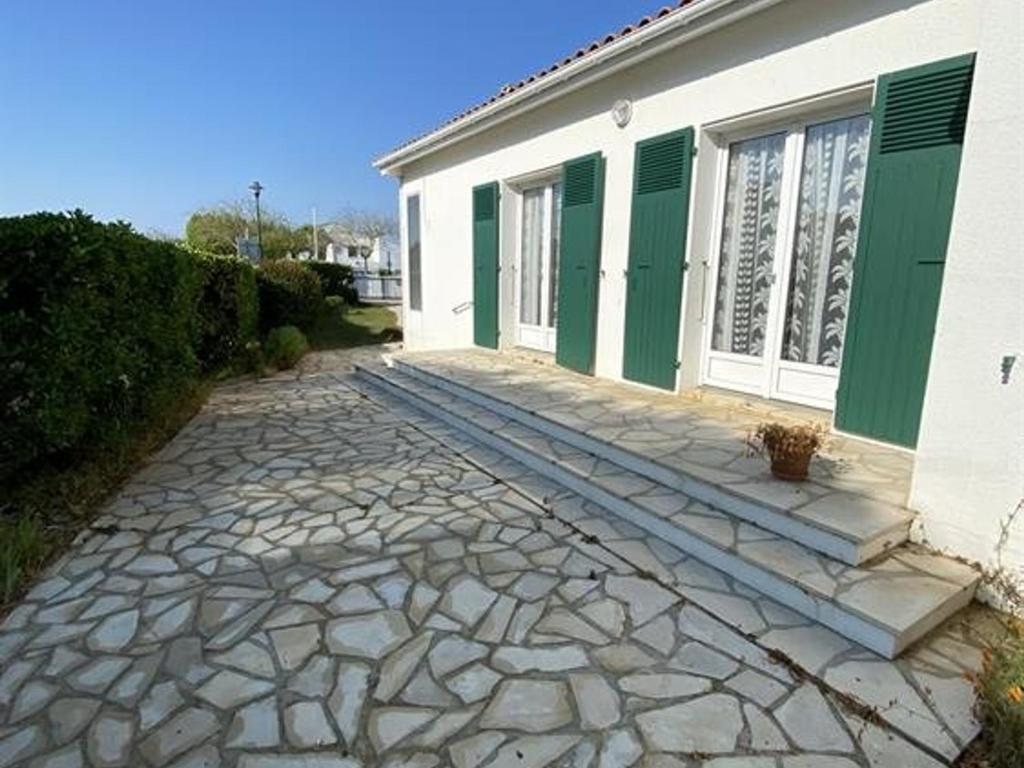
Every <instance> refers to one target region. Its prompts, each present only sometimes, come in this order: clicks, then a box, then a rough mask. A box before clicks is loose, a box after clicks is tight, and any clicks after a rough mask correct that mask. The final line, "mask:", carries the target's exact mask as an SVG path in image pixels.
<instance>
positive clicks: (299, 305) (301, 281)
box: [256, 259, 323, 333]
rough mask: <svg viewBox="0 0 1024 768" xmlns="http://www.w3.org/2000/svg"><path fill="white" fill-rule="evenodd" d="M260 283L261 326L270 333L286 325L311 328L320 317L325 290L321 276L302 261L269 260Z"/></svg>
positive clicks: (261, 275) (261, 268) (261, 269)
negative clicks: (321, 283)
mask: <svg viewBox="0 0 1024 768" xmlns="http://www.w3.org/2000/svg"><path fill="white" fill-rule="evenodd" d="M256 280H257V285H258V286H259V306H260V329H261V330H262V331H263V332H264V333H267V332H268V331H270V329H272V328H277V327H278V326H282V325H294V326H297V327H298V328H299V329H301V330H304V331H308V330H309V329H310V328H311V327H312V326H313V323H314V322H315V321H316V315H317V312H318V311H319V309H320V302H321V301H322V300H323V291H322V290H321V288H320V278H319V277H317V275H316V273H315V272H313V270H311V269H309V268H308V267H307V266H306V265H305V264H303V263H302V262H299V261H290V260H285V259H281V260H277V261H266V262H264V263H263V264H261V265H260V268H259V270H258V272H257V275H256Z"/></svg>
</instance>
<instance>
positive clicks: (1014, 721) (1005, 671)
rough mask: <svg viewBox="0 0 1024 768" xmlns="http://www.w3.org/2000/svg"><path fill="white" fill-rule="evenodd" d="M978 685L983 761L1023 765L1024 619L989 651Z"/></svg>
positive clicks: (998, 767)
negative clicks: (1001, 641) (996, 646)
mask: <svg viewBox="0 0 1024 768" xmlns="http://www.w3.org/2000/svg"><path fill="white" fill-rule="evenodd" d="M974 687H975V690H976V692H977V694H978V705H977V706H978V717H979V719H980V720H981V724H982V731H981V736H980V738H979V741H980V745H979V746H980V749H979V750H978V751H979V752H980V753H981V755H982V756H983V757H984V762H982V763H981V764H982V765H986V766H990V768H1019V767H1020V766H1022V765H1024V622H1022V621H1019V620H1014V621H1013V622H1012V625H1011V631H1010V633H1009V635H1008V636H1007V638H1006V639H1005V640H1004V641H1003V643H1002V644H1001V645H1000V646H999V647H998V648H996V649H994V650H991V651H987V652H986V654H985V659H984V664H983V665H982V669H981V672H980V673H979V674H978V675H977V677H976V678H974Z"/></svg>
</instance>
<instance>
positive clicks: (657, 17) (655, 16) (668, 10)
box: [384, 0, 698, 157]
mask: <svg viewBox="0 0 1024 768" xmlns="http://www.w3.org/2000/svg"><path fill="white" fill-rule="evenodd" d="M695 2H698V0H679V1H678V2H677V3H675V4H674V5H664V6H662V7H661V8H659V9H658V10H657V11H655V12H654V13H651V14H648V15H647V16H644V17H643V18H642V19H640V20H639V21H637V22H635V23H633V24H627V25H626V26H625V27H623V28H622V29H620V30H619V31H618V32H612V33H610V34H608V35H606V36H605V37H603V38H602V39H600V40H595V41H594V42H592V43H591V44H590V45H588V46H586V47H584V48H578V49H577V50H576V51H575V52H574V53H573V54H572V55H571V56H567V57H566V58H564V59H562V60H561V61H556V62H555V63H554V64H552V65H551V66H549V67H547V68H546V69H542V70H540V71H538V72H535V73H533V74H532V75H530V76H529V77H526V78H524V79H522V80H520V81H519V82H517V83H506V84H505V85H503V86H502V87H501V88H500V89H499V90H498V92H497V93H496V94H494V95H493V96H491V97H489V98H487V99H485V100H484V101H481V102H479V103H477V104H474V105H473V106H471V107H468V108H466V109H464V110H462V111H461V112H459V113H458V114H456V115H454V116H453V117H450V118H449V119H448V120H445V121H444V122H443V123H441V124H440V125H438V126H436V127H435V128H432V129H431V130H429V131H426V132H425V133H421V134H419V135H418V136H414V137H413V138H411V139H409V140H408V141H406V142H403V143H402V144H399V145H398V146H397V147H395V148H394V149H392V150H390V151H389V152H387V153H385V155H384V156H385V157H386V156H387V155H391V154H394V153H395V152H398V151H399V150H401V149H404V148H405V147H408V146H409V145H411V144H415V143H416V142H417V141H419V140H420V139H424V138H426V137H427V136H430V135H431V134H432V133H436V132H437V131H439V130H441V129H442V128H447V127H449V126H451V125H454V124H455V123H458V122H459V121H461V120H464V119H465V118H467V117H469V116H470V115H472V114H474V113H475V112H478V111H480V110H481V109H483V108H484V107H486V106H489V105H491V104H493V103H494V102H496V101H499V100H500V99H504V98H506V97H507V96H509V95H510V94H513V93H515V92H516V91H518V90H520V89H522V88H524V87H525V86H527V85H531V84H532V83H535V82H537V81H538V80H542V79H543V78H545V77H547V76H549V75H550V74H551V73H553V72H555V71H557V70H558V69H560V68H561V67H563V66H565V65H567V64H571V63H572V62H574V61H577V60H579V59H582V58H583V57H585V56H590V55H591V54H593V53H594V52H596V51H599V50H601V49H602V48H604V47H605V46H607V45H610V44H611V43H614V42H615V41H617V40H621V39H622V38H624V37H627V36H629V35H631V34H633V33H634V32H637V31H639V30H641V29H643V28H645V27H648V26H650V25H651V24H654V23H656V22H659V21H661V20H662V19H664V18H665V17H666V16H669V15H670V14H672V13H675V12H676V11H678V10H679V9H681V8H684V7H686V6H688V5H693V3H695Z"/></svg>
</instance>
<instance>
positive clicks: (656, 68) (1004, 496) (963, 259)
mask: <svg viewBox="0 0 1024 768" xmlns="http://www.w3.org/2000/svg"><path fill="white" fill-rule="evenodd" d="M1017 5H1018V0H986V1H985V2H983V1H982V0H829V2H822V1H821V0H784V1H783V2H781V3H780V4H778V5H776V6H774V7H772V8H769V9H767V10H764V11H762V12H760V13H758V14H757V15H756V16H753V17H750V18H748V19H746V20H744V21H741V22H739V23H737V24H735V25H732V26H730V27H727V28H724V29H721V30H718V31H716V32H713V33H711V34H709V35H707V36H705V37H702V38H699V39H696V40H694V41H691V42H689V43H686V44H685V45H683V46H681V47H679V48H676V49H674V50H672V51H669V52H666V53H664V54H661V55H659V56H657V57H655V58H652V59H650V60H648V61H645V62H642V63H640V64H638V65H636V66H634V67H631V68H630V69H627V70H624V71H622V72H619V73H617V74H614V75H612V76H609V77H608V78H606V79H604V80H601V81H599V82H597V83H594V84H591V85H589V86H586V87H584V88H581V89H579V90H577V91H574V92H571V93H568V94H566V95H564V96H562V97H560V98H558V99H557V100H555V101H552V102H550V103H548V104H545V105H543V106H541V107H539V108H537V109H535V110H533V111H531V112H528V113H526V114H524V115H521V116H519V117H516V118H515V119H513V120H510V121H508V122H506V123H503V124H501V125H498V126H495V127H494V128H491V129H490V130H487V131H485V132H483V133H481V134H479V135H476V136H473V137H470V138H467V139H465V140H464V141H461V142H459V143H457V144H455V145H453V146H451V147H448V148H446V149H443V150H440V151H438V152H436V153H434V154H432V155H430V156H428V157H426V158H424V159H422V160H420V161H418V162H416V163H413V164H411V165H408V166H406V167H404V168H403V169H402V185H401V193H400V194H401V202H402V205H401V212H402V233H403V243H404V237H405V233H406V221H405V214H406V206H405V198H406V196H408V195H410V194H414V193H418V194H420V195H421V210H422V223H421V232H422V249H423V250H422V253H423V256H422V263H423V311H422V312H411V311H409V307H408V297H406V299H405V302H406V303H405V307H404V313H405V314H404V316H405V334H406V336H405V338H406V343H407V346H408V347H409V348H410V349H428V348H433V349H438V348H457V347H466V346H469V345H471V344H472V325H473V317H472V310H471V309H470V310H469V311H464V312H462V313H460V314H456V313H454V312H453V308H455V307H458V306H465V305H466V303H467V302H471V301H472V297H473V291H472V239H471V234H472V233H471V189H472V187H473V186H475V185H477V184H481V183H486V182H491V181H496V180H497V181H503V182H504V181H507V180H508V179H512V178H515V177H517V176H520V175H522V174H526V173H529V172H533V171H539V170H542V169H544V168H548V167H556V166H558V165H560V164H561V163H562V162H564V161H565V160H567V159H570V158H572V157H577V156H580V155H583V154H587V153H589V152H593V151H601V152H603V153H604V156H605V159H606V179H605V190H606V191H605V201H604V208H605V215H604V222H603V243H602V254H601V268H602V271H603V277H602V279H601V283H600V296H599V312H598V329H597V356H596V361H595V369H596V373H597V375H599V376H604V377H609V378H614V379H620V378H621V365H622V353H623V348H622V347H623V327H624V310H625V287H626V286H625V278H624V277H623V270H624V269H625V268H626V265H627V258H628V238H629V211H630V197H631V181H632V173H633V153H634V146H635V144H636V142H637V141H639V140H640V139H644V138H648V137H651V136H656V135H659V134H661V133H665V132H667V131H671V130H675V129H678V128H681V127H684V126H687V125H692V126H694V127H695V128H696V129H697V142H698V146H699V148H700V153H699V155H698V157H697V158H696V161H695V166H694V177H693V179H694V187H693V194H692V196H691V197H692V210H691V219H690V227H691V231H690V238H689V245H688V262H689V266H690V268H689V271H688V272H687V274H686V285H685V288H684V294H685V295H684V307H683V319H682V327H681V334H680V337H681V340H682V342H681V345H682V352H681V360H682V370H681V374H680V386H682V387H687V386H693V385H695V384H696V383H697V376H698V369H699V360H700V354H701V340H702V336H703V330H704V327H703V322H704V320H703V318H702V304H703V303H704V302H705V301H709V300H708V299H707V295H706V292H707V290H708V288H709V286H708V285H706V282H708V281H707V280H706V277H707V275H705V272H704V269H703V268H702V262H703V261H704V260H705V259H706V258H708V257H709V251H710V249H711V247H712V241H713V239H714V238H715V237H717V233H712V231H711V227H710V221H711V217H712V214H713V209H714V205H713V202H712V201H713V194H714V178H715V170H714V167H713V162H712V161H713V159H714V158H715V152H714V149H715V145H714V144H713V143H712V141H711V138H712V133H711V132H709V131H708V130H706V129H705V128H704V127H705V126H708V125H709V124H712V125H713V124H715V123H718V122H720V121H727V120H730V119H734V118H737V117H740V116H743V115H746V114H747V113H752V112H759V111H763V110H770V109H773V108H776V107H778V106H779V105H784V104H787V103H789V102H801V101H804V100H810V99H813V98H815V97H819V96H821V95H822V94H828V93H831V92H837V91H844V90H849V89H855V88H856V87H857V86H861V90H860V92H859V94H858V95H857V96H856V97H855V98H857V99H862V100H864V105H865V107H866V106H867V103H868V102H869V100H870V95H871V87H870V86H871V84H873V83H874V81H875V79H876V78H877V76H878V75H879V74H882V73H885V72H891V71H894V70H899V69H903V68H906V67H910V66H914V65H918V64H923V63H927V62H931V61H935V60H938V59H943V58H947V57H950V56H955V55H959V54H963V53H968V52H973V51H977V52H978V69H977V74H976V80H975V92H974V96H973V99H972V106H971V113H970V114H971V117H970V125H969V127H968V132H967V140H966V144H965V151H964V161H963V170H962V173H961V182H960V189H959V193H958V197H957V204H956V213H955V219H954V224H953V239H952V242H951V245H950V252H949V257H948V262H947V268H946V276H945V283H944V288H943V295H942V300H941V307H940V317H939V324H938V331H937V336H936V342H935V353H934V355H933V359H932V373H931V379H930V383H929V387H928V392H927V398H926V404H925V410H924V418H923V427H922V433H921V440H920V447H919V451H918V457H919V458H918V470H917V473H916V475H915V480H914V485H913V493H912V505H913V506H915V507H916V508H918V509H920V510H921V511H922V512H923V513H924V516H923V522H924V525H923V534H924V535H925V536H927V538H928V540H929V541H930V542H932V543H934V544H936V545H938V546H944V547H948V548H950V549H951V550H954V551H958V552H962V553H963V554H964V555H965V556H968V557H970V558H972V559H976V560H981V561H984V562H987V563H991V562H993V557H994V555H993V550H994V547H995V543H996V541H998V539H999V530H1000V529H999V525H1000V522H1001V521H1003V520H1005V519H1006V518H1007V517H1008V515H1010V513H1011V512H1012V510H1013V509H1014V508H1015V506H1016V504H1017V502H1018V501H1019V500H1020V498H1021V496H1022V495H1024V494H1022V484H1024V458H1022V457H1024V454H1022V450H1024V428H1022V418H1024V417H1022V410H1021V409H1022V394H1021V393H1022V389H1021V387H1022V382H1024V338H1022V325H1024V321H1022V316H1021V304H1022V299H1021V297H1022V296H1024V290H1022V286H1021V275H1022V263H1024V256H1022V250H1024V249H1022V248H1021V247H1020V245H1019V241H1020V239H1021V238H1020V236H1019V234H1018V233H1017V232H1016V227H1014V226H1009V227H1008V226H1006V224H1005V222H1007V221H1010V222H1021V221H1022V220H1024V211H1022V210H1021V209H1020V198H1021V178H1022V175H1021V174H1022V168H1021V151H1020V149H1021V136H1020V135H1019V134H1018V133H1017V130H1016V129H1017V128H1018V127H1019V125H1020V121H1019V117H1020V106H1021V103H1022V98H1021V95H1020V93H1019V80H1020V70H1021V66H1022V64H1021V58H1020V56H1021V54H1020V44H1019V40H1020V33H1021V28H1020V19H1019V16H1020V11H1019V9H1018V8H1017ZM510 74H513V73H510ZM1014 88H1016V89H1017V92H1016V93H1015V92H1013V91H1014ZM619 98H629V99H631V100H632V101H633V105H634V115H633V119H632V121H631V122H630V123H629V125H628V126H627V127H626V128H625V129H619V128H617V127H616V126H615V124H614V123H613V121H612V120H611V118H610V116H609V114H608V112H609V109H610V108H611V106H612V104H613V103H614V102H615V100H616V99H619ZM858 103H859V102H858ZM1014 153H1016V154H1015V156H1014V157H1011V155H1014ZM511 199H512V196H511V195H505V197H504V199H503V205H506V204H508V203H509V201H510V200H511ZM508 214H509V212H508V211H507V210H504V211H503V213H502V222H503V225H505V224H506V222H508V221H509V220H511V217H510V216H509V215H508ZM502 242H503V254H502V258H503V270H502V275H501V279H502V281H503V286H502V293H503V295H505V296H510V295H511V285H510V281H511V280H513V279H514V277H515V273H514V271H513V270H512V269H509V268H508V267H509V266H510V265H511V261H510V260H511V259H512V258H514V253H512V252H511V251H512V249H511V248H508V247H507V246H506V243H508V242H510V239H509V238H507V237H505V236H503V238H502ZM402 258H403V271H404V272H405V273H406V274H408V269H407V264H406V262H405V260H406V258H407V256H406V249H405V248H404V247H403V249H402ZM504 309H505V307H503V310H504ZM705 314H709V313H705ZM501 326H502V328H503V329H505V328H507V327H508V322H507V317H505V318H503V321H502V322H501ZM509 336H510V334H508V333H503V339H505V338H507V337H509ZM1014 354H1016V355H1018V356H1019V357H1018V360H1017V364H1016V366H1015V368H1014V371H1013V374H1012V376H1011V380H1010V383H1009V384H1007V385H1003V384H1001V383H999V371H998V369H999V363H1000V360H1001V358H1002V356H1003V355H1014ZM1020 517H1021V518H1022V519H1024V511H1022V512H1021V513H1020ZM1016 525H1017V529H1016V530H1017V531H1018V533H1014V534H1012V535H1011V537H1010V539H1011V540H1010V542H1009V543H1008V544H1007V545H1006V546H1005V547H1004V548H1003V552H1002V556H1003V558H1004V562H1009V563H1012V564H1013V567H1015V568H1017V569H1020V568H1021V567H1022V564H1024V546H1022V544H1021V538H1020V534H1019V530H1020V528H1021V526H1022V525H1024V523H1022V522H1021V520H1018V521H1017V523H1016Z"/></svg>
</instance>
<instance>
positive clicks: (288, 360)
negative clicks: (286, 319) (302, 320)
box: [263, 325, 309, 371]
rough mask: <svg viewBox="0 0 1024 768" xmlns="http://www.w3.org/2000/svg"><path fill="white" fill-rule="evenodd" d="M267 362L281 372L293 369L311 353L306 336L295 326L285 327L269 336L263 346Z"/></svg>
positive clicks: (273, 331) (276, 329) (277, 329)
mask: <svg viewBox="0 0 1024 768" xmlns="http://www.w3.org/2000/svg"><path fill="white" fill-rule="evenodd" d="M263 351H264V356H265V357H266V361H267V362H268V363H269V364H270V365H272V366H274V367H275V368H277V369H278V370H279V371H283V370H286V369H288V368H293V367H294V366H295V364H296V363H297V362H299V360H301V359H302V356H303V355H304V354H306V353H307V352H308V351H309V342H308V341H306V336H305V335H304V334H303V333H302V331H300V330H299V329H298V328H296V327H295V326H294V325H283V326H281V327H280V328H275V329H274V330H272V331H271V332H270V333H269V334H267V341H266V343H265V344H264V345H263Z"/></svg>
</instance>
